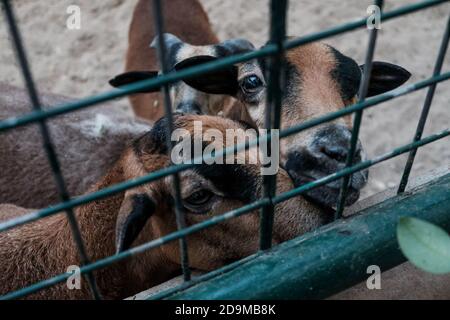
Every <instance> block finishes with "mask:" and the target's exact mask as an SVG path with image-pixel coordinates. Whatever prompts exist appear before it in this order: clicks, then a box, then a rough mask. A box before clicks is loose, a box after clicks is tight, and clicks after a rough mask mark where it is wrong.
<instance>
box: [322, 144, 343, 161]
mask: <svg viewBox="0 0 450 320" xmlns="http://www.w3.org/2000/svg"><path fill="white" fill-rule="evenodd" d="M321 152H322V153H323V154H325V155H326V156H328V157H329V158H331V159H334V160H336V161H338V162H344V161H345V159H347V155H348V149H347V148H345V147H342V146H332V145H325V146H323V147H322V148H321Z"/></svg>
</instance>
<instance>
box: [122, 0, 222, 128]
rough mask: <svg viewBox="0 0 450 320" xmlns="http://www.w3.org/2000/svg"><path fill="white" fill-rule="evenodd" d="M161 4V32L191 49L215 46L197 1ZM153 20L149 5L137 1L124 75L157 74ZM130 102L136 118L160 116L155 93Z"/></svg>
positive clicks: (160, 104) (160, 103)
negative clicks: (134, 72) (162, 27)
mask: <svg viewBox="0 0 450 320" xmlns="http://www.w3.org/2000/svg"><path fill="white" fill-rule="evenodd" d="M162 4H163V21H164V31H165V32H169V33H172V34H174V35H176V36H177V37H179V38H180V39H181V40H183V41H185V42H187V43H190V44H192V45H208V44H214V43H217V42H219V40H218V39H217V36H216V35H215V33H214V32H213V30H212V28H211V25H210V23H209V19H208V16H207V14H206V12H205V11H204V9H203V7H202V6H201V4H200V3H199V2H198V0H170V1H162ZM153 16H154V13H153V8H152V4H151V1H147V0H140V1H139V2H138V3H137V5H136V7H135V9H134V12H133V18H132V21H131V24H130V29H129V36H128V42H129V45H128V52H127V58H126V67H125V71H136V70H159V64H158V57H157V52H156V50H155V49H153V48H150V47H149V45H150V42H151V41H152V40H153V38H154V37H155V36H156V31H155V28H154V21H153ZM130 102H131V105H132V107H133V109H134V112H135V114H136V115H137V116H139V117H142V118H144V119H147V120H150V121H156V120H158V119H159V118H160V117H161V116H162V115H163V113H164V107H163V101H162V97H161V94H160V93H159V92H157V93H146V94H136V95H132V96H130Z"/></svg>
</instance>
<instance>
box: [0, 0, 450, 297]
mask: <svg viewBox="0 0 450 320" xmlns="http://www.w3.org/2000/svg"><path fill="white" fill-rule="evenodd" d="M383 2H384V1H383V0H376V1H375V2H374V4H375V5H378V6H379V7H380V8H382V7H383ZM446 2H449V1H448V0H428V1H421V2H417V3H415V4H411V5H406V6H403V7H400V8H398V9H395V10H392V11H388V12H382V13H381V21H382V22H384V21H387V20H391V19H394V18H396V17H399V16H403V15H406V14H409V13H413V12H417V11H419V10H423V9H426V8H430V7H433V6H437V5H440V4H443V3H446ZM2 4H3V9H4V14H5V17H6V20H7V22H8V25H9V28H10V33H11V37H12V40H13V43H14V47H15V51H16V54H17V58H18V61H19V63H20V67H21V70H22V73H23V77H24V80H25V84H26V88H27V90H28V93H29V96H30V100H31V103H32V106H33V111H31V112H29V113H27V114H24V115H21V116H19V117H13V118H9V119H4V120H1V121H0V134H1V133H2V132H4V131H6V130H10V129H13V128H17V127H19V126H24V125H27V124H30V123H38V124H39V127H40V131H41V134H42V136H43V139H44V145H43V148H44V149H45V151H46V153H47V156H48V160H49V163H50V164H51V169H52V171H53V175H54V178H55V181H56V184H57V187H58V190H59V195H60V199H61V202H60V203H58V204H56V205H54V206H51V207H48V208H44V209H41V210H38V211H35V212H32V213H30V214H27V215H24V216H21V217H17V218H13V219H10V220H8V221H5V222H2V223H0V232H5V231H7V230H9V229H11V228H15V227H18V226H20V225H23V224H26V223H30V222H33V221H36V220H38V219H41V218H44V217H47V216H50V215H54V214H57V213H61V212H65V213H66V215H67V218H68V221H69V223H70V226H71V229H72V234H73V236H74V239H75V242H76V244H77V247H78V250H79V256H80V261H81V263H82V267H81V273H82V274H83V275H85V276H86V279H87V281H88V283H89V286H90V289H91V291H92V295H93V297H94V298H95V299H101V294H100V292H99V289H98V287H97V285H96V282H95V279H94V277H93V275H92V272H93V271H94V270H96V269H99V268H103V267H106V266H108V265H110V264H112V263H115V262H117V261H119V260H123V259H126V258H129V257H131V256H133V255H137V254H139V253H141V252H143V251H145V250H150V249H152V248H155V247H158V246H161V245H163V244H166V243H168V242H171V241H175V240H178V241H179V245H180V254H181V261H182V270H183V275H184V280H185V284H184V285H183V286H182V287H184V288H185V287H188V286H192V285H193V284H195V283H198V282H199V281H206V280H207V279H208V277H199V278H193V279H191V273H190V268H189V257H188V252H187V243H186V240H185V237H186V236H187V235H189V234H192V233H194V232H198V231H200V230H202V229H205V228H208V227H211V226H213V225H216V224H218V223H221V222H224V221H226V220H229V219H233V218H235V217H238V216H241V215H244V214H246V213H248V212H250V211H252V210H256V209H260V249H261V250H262V251H263V250H266V249H268V248H270V247H271V238H272V224H273V217H274V206H275V205H276V204H278V203H280V202H283V201H285V200H287V199H290V198H292V197H295V196H299V195H301V194H303V193H305V192H306V191H308V190H311V189H313V188H317V187H319V186H322V185H325V184H327V183H329V182H331V181H335V180H338V179H341V178H343V179H342V180H343V182H342V186H341V190H340V194H339V201H338V203H337V210H336V215H335V218H336V219H338V218H340V217H341V215H342V211H343V207H344V206H343V204H344V203H345V198H346V194H347V188H348V185H349V180H350V177H351V175H352V174H353V173H355V172H358V171H360V170H363V169H366V168H368V167H371V166H373V165H375V164H377V163H380V162H382V161H385V160H388V159H391V158H393V157H396V156H398V155H401V154H404V153H409V157H408V160H407V162H406V164H405V168H404V172H403V176H402V179H401V182H400V184H399V188H398V193H402V192H404V191H405V188H406V185H407V183H408V177H409V174H410V172H411V168H412V165H413V163H414V158H415V155H416V152H417V149H418V148H419V147H421V146H424V145H426V144H429V143H432V142H434V141H436V140H439V139H442V138H445V137H447V136H449V135H450V130H445V131H442V132H440V133H437V134H433V135H430V136H427V137H425V138H422V133H423V129H424V126H425V123H426V120H427V116H428V113H429V110H430V107H431V103H432V100H433V96H434V93H435V89H436V86H437V84H438V83H439V82H442V81H446V80H448V79H450V72H446V73H441V69H442V65H443V62H444V57H445V54H446V52H447V47H448V42H449V37H450V16H449V18H448V21H447V25H446V29H445V31H444V35H443V38H442V43H441V46H440V49H439V52H438V55H437V58H436V62H435V66H434V71H433V74H432V75H431V76H430V77H429V78H428V79H426V80H422V81H419V82H416V83H413V84H410V85H406V86H403V87H401V88H398V89H396V90H393V91H390V92H388V93H384V94H381V95H378V96H375V97H373V98H369V99H366V94H367V88H368V82H369V77H367V76H366V75H368V74H370V71H371V67H372V58H373V54H374V50H375V46H376V40H377V29H376V28H374V29H372V30H371V31H370V34H369V39H368V46H367V52H366V58H365V69H364V72H363V75H364V76H363V80H362V81H361V84H360V88H359V94H358V97H359V101H358V102H357V103H355V104H353V105H351V106H348V107H346V108H344V109H341V110H339V111H337V112H333V113H329V114H326V115H324V116H321V117H319V118H315V119H312V120H309V121H306V122H303V123H300V124H297V125H295V126H293V127H290V128H287V129H283V130H281V131H280V138H283V137H286V136H289V135H291V134H295V133H297V132H300V131H302V130H306V129H308V128H311V127H313V126H316V125H319V124H321V123H324V122H327V121H332V120H334V119H337V118H339V117H343V116H345V115H349V114H352V113H354V114H355V116H354V123H353V132H352V139H351V147H350V152H349V153H348V156H347V159H346V167H345V168H344V169H342V170H340V171H338V172H336V173H335V174H332V175H329V176H326V177H324V178H321V179H319V180H316V181H313V182H310V183H306V184H304V185H301V186H299V187H297V188H294V189H292V190H290V191H287V192H284V193H282V194H279V195H275V183H274V181H275V176H274V175H272V176H266V177H265V178H264V190H263V195H262V197H261V198H260V199H259V200H257V201H255V202H253V203H251V204H248V205H245V206H243V207H241V208H238V209H236V210H232V211H230V212H227V213H225V214H222V215H219V216H215V217H213V218H211V219H209V220H207V221H204V222H201V223H198V224H195V225H192V226H188V227H187V226H186V223H185V218H184V212H183V210H182V206H181V205H179V203H180V201H181V200H180V187H179V184H180V182H179V177H178V173H179V172H180V171H183V170H186V169H188V168H191V167H193V166H194V163H195V162H196V161H195V160H194V161H192V162H191V163H187V164H181V165H176V166H170V167H167V168H164V169H161V170H158V171H156V172H152V173H150V174H148V175H145V176H142V177H140V178H137V179H134V180H129V181H125V182H122V183H119V184H116V185H113V186H110V187H107V188H105V189H102V190H99V191H96V192H93V193H90V194H86V195H83V196H80V197H76V198H71V197H70V195H69V194H68V192H67V189H66V186H65V183H64V179H63V177H62V174H61V170H60V166H59V162H58V159H57V157H56V153H55V150H54V147H53V144H52V139H51V137H50V135H49V131H48V126H47V124H46V119H48V118H51V117H55V116H58V115H61V114H64V113H68V112H73V111H76V110H80V109H83V108H87V107H89V106H92V105H95V104H98V103H101V102H105V101H108V100H112V99H115V98H119V97H123V96H126V95H129V94H132V93H135V92H138V91H140V90H142V89H151V88H162V89H163V90H162V92H163V95H164V105H165V116H166V117H167V119H168V120H169V121H168V126H167V128H166V129H167V131H168V132H169V133H170V132H171V131H172V127H173V123H172V115H171V101H170V96H169V93H168V85H169V84H170V83H173V82H176V81H180V80H183V79H186V78H190V77H195V76H198V75H201V74H205V73H207V72H210V71H213V70H218V69H220V68H224V67H226V66H229V65H232V64H236V63H240V62H244V61H248V60H251V59H255V58H262V57H266V58H267V59H268V87H269V91H268V92H269V93H268V98H267V107H268V108H269V109H268V110H273V111H272V112H267V113H266V121H265V126H266V128H268V129H269V131H268V133H267V135H264V136H260V137H259V138H258V139H257V140H254V141H250V142H247V143H245V144H243V145H238V146H236V147H234V148H231V149H230V148H227V149H225V150H223V152H220V153H219V154H217V155H216V156H221V155H224V154H227V153H230V152H236V151H239V150H243V149H245V148H249V147H251V146H255V145H256V144H257V143H258V140H259V141H262V140H270V139H271V134H270V129H279V128H280V112H281V79H282V72H281V70H282V67H283V64H284V52H285V51H286V50H289V49H292V48H295V47H298V46H301V45H304V44H307V43H310V42H314V41H318V40H321V39H324V38H327V37H331V36H334V35H338V34H341V33H344V32H348V31H351V30H355V29H358V28H361V27H365V26H366V18H361V19H359V20H356V21H352V22H349V23H345V24H342V25H338V26H336V27H333V28H330V29H326V30H323V31H321V32H317V33H314V34H310V35H306V36H302V37H299V38H296V39H293V40H286V38H285V34H286V11H287V0H271V2H270V7H271V11H270V12H271V19H270V21H271V24H270V39H269V43H268V44H267V45H266V46H264V47H263V48H261V49H259V50H256V51H253V52H249V53H245V54H239V55H235V56H231V57H226V58H223V59H220V60H218V61H214V62H209V63H205V64H202V65H199V66H195V67H191V68H188V69H185V70H182V71H178V72H175V71H169V70H168V68H167V62H166V61H165V59H164V57H165V56H166V55H165V46H164V41H163V37H161V36H160V37H159V39H160V43H159V49H158V50H159V58H160V59H159V60H160V67H161V70H162V75H161V76H158V77H157V78H153V79H150V80H144V81H141V82H139V83H135V84H131V85H127V86H124V87H123V90H114V91H111V92H106V93H103V94H99V95H95V96H91V97H88V98H85V99H80V100H78V101H75V102H70V103H66V104H63V105H59V106H54V107H53V108H50V109H45V110H43V109H41V103H40V101H39V94H38V92H37V90H36V87H35V85H34V81H33V77H32V74H31V71H30V68H29V64H28V60H27V57H26V52H25V49H24V46H23V42H22V39H21V35H20V32H19V29H18V26H17V24H16V21H15V18H14V12H13V8H12V6H11V3H10V1H9V0H2ZM149 5H153V9H154V12H155V16H154V21H155V26H156V30H157V33H158V34H159V35H161V34H162V33H163V30H164V26H163V21H162V15H161V1H160V0H152V3H150V1H149ZM424 88H428V92H427V95H426V99H425V102H424V105H423V108H422V114H421V116H420V119H419V122H418V124H417V129H416V133H415V135H414V137H413V139H412V142H411V143H409V144H406V145H403V146H401V147H399V148H396V149H394V150H392V151H391V152H388V153H386V154H382V155H379V156H377V157H375V158H373V159H370V160H366V161H363V162H360V163H358V164H356V165H353V157H354V153H355V147H356V143H357V141H358V135H359V130H360V126H361V119H362V116H363V111H364V110H365V109H367V108H370V107H373V106H375V105H378V104H380V103H382V102H385V101H388V100H392V99H395V98H397V97H400V96H403V95H405V94H408V93H411V92H413V91H417V90H420V89H424ZM167 136H168V137H170V134H168V135H167ZM167 143H168V147H169V150H170V148H171V147H172V144H171V141H167ZM170 175H171V176H172V177H173V178H172V181H173V184H174V187H175V190H176V192H175V208H176V221H177V227H178V230H177V231H176V232H173V233H170V234H168V235H165V236H163V237H161V238H159V239H155V240H152V241H150V242H147V243H145V244H142V245H139V246H137V247H133V248H131V249H128V250H126V251H123V252H121V253H118V254H116V255H113V256H109V257H106V258H104V259H101V260H97V261H95V262H91V261H90V260H89V257H88V256H87V254H86V251H85V247H84V244H83V239H82V237H81V234H80V231H79V228H78V224H77V221H76V218H75V215H74V212H73V208H74V207H77V206H80V205H82V204H85V203H88V202H90V201H94V200H98V199H102V198H105V197H108V196H110V195H112V194H115V193H118V192H122V191H125V190H127V189H130V188H133V187H136V186H139V185H142V184H145V183H149V182H151V181H155V180H157V179H160V178H162V177H165V176H170ZM246 259H249V258H245V259H243V260H246ZM234 265H235V264H232V265H230V266H227V267H225V268H228V269H229V268H233V266H234ZM214 274H215V272H212V273H210V276H212V275H214ZM69 276H70V274H68V273H64V274H60V275H57V276H55V277H53V278H49V279H46V280H44V281H41V282H38V283H35V284H33V285H31V286H28V287H25V288H21V289H19V290H17V291H14V292H11V293H8V294H6V295H4V296H2V297H0V298H1V299H15V298H20V297H23V296H26V295H28V294H31V293H33V292H36V291H38V290H41V289H44V288H47V287H49V286H52V285H55V284H57V283H60V282H62V281H65V280H66V279H67V278H68V277H69ZM274 281H276V279H275V280H274Z"/></svg>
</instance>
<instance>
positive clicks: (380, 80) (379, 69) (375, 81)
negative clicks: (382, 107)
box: [360, 61, 411, 97]
mask: <svg viewBox="0 0 450 320" xmlns="http://www.w3.org/2000/svg"><path fill="white" fill-rule="evenodd" d="M360 68H361V70H362V71H363V72H364V65H361V66H360ZM410 77H411V73H409V71H407V70H406V69H404V68H402V67H400V66H398V65H395V64H392V63H388V62H380V61H374V62H373V63H372V72H371V74H370V81H369V88H368V91H367V96H368V97H371V96H376V95H378V94H381V93H385V92H387V91H390V90H393V89H395V88H397V87H399V86H401V85H402V84H404V83H405V82H406V81H408V79H409V78H410Z"/></svg>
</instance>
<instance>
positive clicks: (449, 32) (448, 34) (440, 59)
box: [397, 14, 450, 194]
mask: <svg viewBox="0 0 450 320" xmlns="http://www.w3.org/2000/svg"><path fill="white" fill-rule="evenodd" d="M449 38H450V14H449V17H448V20H447V26H446V27H445V32H444V36H443V38H442V42H441V47H440V48H439V53H438V56H437V59H436V63H435V66H434V70H433V76H438V75H440V74H441V70H442V65H443V64H444V60H445V54H446V52H447V49H448V42H449ZM436 86H437V84H436V83H434V84H432V85H431V86H430V87H428V91H427V95H426V97H425V102H424V104H423V108H422V113H421V115H420V119H419V123H418V124H417V128H416V133H415V135H414V139H413V142H416V141H419V140H420V139H421V138H422V134H423V129H424V128H425V124H426V121H427V118H428V113H429V111H430V107H431V103H432V102H433V97H434V93H435V92H436ZM416 153H417V148H414V149H412V150H411V151H410V152H409V155H408V160H407V161H406V164H405V169H404V170H403V175H402V178H401V180H400V184H399V187H398V190H397V193H398V194H400V193H403V192H404V191H405V189H406V185H407V184H408V179H409V175H410V173H411V169H412V166H413V164H414V159H415V157H416Z"/></svg>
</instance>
